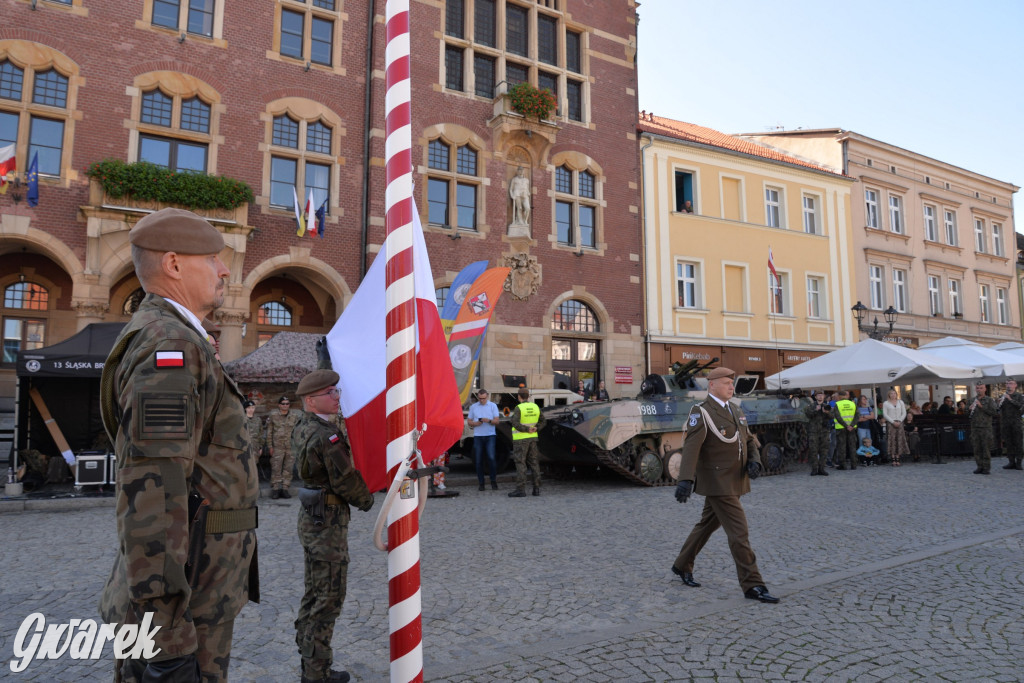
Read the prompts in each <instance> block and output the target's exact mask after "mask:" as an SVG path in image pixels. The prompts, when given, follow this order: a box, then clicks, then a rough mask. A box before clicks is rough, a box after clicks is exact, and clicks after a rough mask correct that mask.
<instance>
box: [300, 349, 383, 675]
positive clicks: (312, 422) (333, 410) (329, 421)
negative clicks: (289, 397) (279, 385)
mask: <svg viewBox="0 0 1024 683" xmlns="http://www.w3.org/2000/svg"><path fill="white" fill-rule="evenodd" d="M338 380H339V377H338V373H336V372H334V371H333V370H326V369H320V370H314V371H313V372H311V373H309V374H308V375H306V376H305V377H303V378H302V381H301V382H299V388H298V390H297V391H296V395H297V396H298V397H299V398H300V399H301V400H302V404H303V407H304V408H305V411H306V412H304V413H302V415H301V417H300V418H299V422H298V424H297V425H295V429H294V430H293V431H292V442H291V449H292V452H293V453H295V454H296V455H297V457H298V461H299V476H300V477H302V486H303V487H302V488H301V489H299V503H300V505H299V526H298V530H299V542H300V543H302V549H303V555H304V557H305V593H304V595H303V596H302V602H301V603H300V604H299V614H298V617H297V618H296V619H295V643H296V645H298V647H299V654H300V655H301V656H302V683H314V682H315V681H332V682H334V683H344V682H345V681H347V680H349V674H348V672H346V671H337V670H332V669H331V664H332V662H333V661H334V653H333V650H332V649H331V638H333V637H334V623H335V622H336V621H337V620H338V617H339V616H340V615H341V606H342V604H343V603H344V602H345V590H346V586H347V581H348V561H349V556H348V520H349V514H350V513H349V505H354V506H355V507H357V508H359V509H360V510H363V511H368V510H369V509H370V508H371V507H373V494H371V493H370V491H369V489H368V488H367V487H366V482H365V481H363V476H362V475H361V474H359V471H358V470H356V469H355V467H354V466H353V463H352V453H351V451H350V450H349V446H348V440H347V439H346V438H345V436H344V435H343V434H342V433H341V430H339V429H338V427H337V424H336V423H335V422H334V420H335V418H336V416H337V414H338V389H337V384H338Z"/></svg>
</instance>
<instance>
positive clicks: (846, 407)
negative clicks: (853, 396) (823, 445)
mask: <svg viewBox="0 0 1024 683" xmlns="http://www.w3.org/2000/svg"><path fill="white" fill-rule="evenodd" d="M836 410H838V411H839V414H840V415H841V416H842V417H843V419H844V420H846V421H847V422H849V423H850V424H852V425H856V424H857V404H856V403H854V402H853V401H851V400H849V399H845V400H842V401H836ZM833 422H835V425H836V429H846V425H844V424H843V423H842V422H840V421H839V420H833Z"/></svg>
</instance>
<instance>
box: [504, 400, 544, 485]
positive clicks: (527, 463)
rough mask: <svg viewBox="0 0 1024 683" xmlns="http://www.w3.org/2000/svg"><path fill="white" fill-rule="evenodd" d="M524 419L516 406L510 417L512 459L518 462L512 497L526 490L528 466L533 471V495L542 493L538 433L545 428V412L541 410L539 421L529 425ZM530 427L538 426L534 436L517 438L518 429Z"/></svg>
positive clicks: (525, 429) (523, 430) (523, 429)
mask: <svg viewBox="0 0 1024 683" xmlns="http://www.w3.org/2000/svg"><path fill="white" fill-rule="evenodd" d="M520 405H522V403H520ZM533 405H536V404H533ZM522 419H523V416H522V411H520V409H519V406H516V409H515V410H513V411H512V417H511V419H510V422H511V424H512V460H513V461H515V463H516V490H515V491H513V492H512V493H510V494H509V496H512V497H515V496H514V495H513V494H517V493H518V494H522V493H525V492H526V469H527V468H529V469H530V470H532V471H533V495H535V496H536V495H538V494H539V493H540V450H539V448H538V446H537V441H538V439H537V434H539V433H540V430H541V429H543V428H544V423H545V422H546V420H545V419H544V412H543V411H540V415H539V417H538V418H537V422H535V423H532V424H529V425H525V424H523V423H522V422H521V420H522ZM528 427H536V428H537V432H536V433H535V434H534V435H533V436H532V437H527V438H520V439H517V438H515V433H516V432H517V431H519V432H525V431H527V428H528Z"/></svg>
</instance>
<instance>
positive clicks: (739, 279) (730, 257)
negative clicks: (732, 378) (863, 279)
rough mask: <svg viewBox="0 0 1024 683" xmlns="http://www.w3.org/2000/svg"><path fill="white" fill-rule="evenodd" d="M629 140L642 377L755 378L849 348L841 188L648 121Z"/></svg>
mask: <svg viewBox="0 0 1024 683" xmlns="http://www.w3.org/2000/svg"><path fill="white" fill-rule="evenodd" d="M639 135H640V148H641V162H642V168H643V173H642V182H643V197H644V203H643V213H644V217H643V218H644V221H643V225H644V275H645V282H646V284H645V291H644V295H645V298H644V308H645V326H646V329H645V342H646V345H647V358H648V364H649V367H648V371H649V372H655V373H666V372H668V371H669V368H670V366H671V365H672V363H674V362H677V361H679V362H686V361H690V360H697V361H700V362H702V363H707V362H709V361H711V360H712V359H713V358H718V359H719V361H718V363H717V364H720V365H725V366H727V367H730V368H732V369H734V370H736V371H737V372H738V373H744V374H756V375H759V376H761V377H764V376H765V375H770V374H773V373H775V372H778V371H779V370H780V369H782V368H784V367H790V366H792V365H796V364H799V363H801V362H803V361H806V360H809V359H810V358H813V357H816V356H818V355H820V354H822V353H826V352H828V351H832V350H834V349H836V348H839V347H841V346H845V345H847V344H851V343H854V342H856V341H857V340H858V336H857V329H856V323H855V322H854V321H853V319H852V317H851V315H850V313H849V311H850V308H851V306H853V305H854V303H855V302H856V291H855V287H854V284H853V277H854V270H853V267H852V266H853V263H852V259H853V242H852V238H851V234H850V225H851V221H850V211H851V208H850V188H851V185H852V180H851V179H849V178H847V177H845V176H843V175H840V174H837V173H834V172H832V171H829V170H828V169H825V168H823V167H821V166H818V165H816V164H813V163H809V162H806V161H803V160H801V159H798V158H796V157H792V156H787V155H784V154H781V153H779V152H777V151H774V150H771V149H768V148H767V147H764V146H762V145H758V144H756V143H753V142H750V141H746V140H741V139H739V138H736V137H733V136H729V135H725V134H723V133H720V132H718V131H715V130H712V129H709V128H705V127H702V126H696V125H693V124H689V123H685V122H682V121H675V120H672V119H667V118H664V117H660V116H654V115H653V114H646V113H641V116H640V123H639ZM769 254H772V261H773V264H774V268H775V273H776V275H773V274H772V273H771V270H770V268H769ZM760 386H763V385H760Z"/></svg>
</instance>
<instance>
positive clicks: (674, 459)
mask: <svg viewBox="0 0 1024 683" xmlns="http://www.w3.org/2000/svg"><path fill="white" fill-rule="evenodd" d="M682 465H683V452H682V451H681V450H675V451H672V452H671V453H668V454H667V455H666V456H665V472H666V473H667V474H668V477H669V479H671V480H672V481H677V480H678V479H679V470H680V468H681V467H682Z"/></svg>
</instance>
